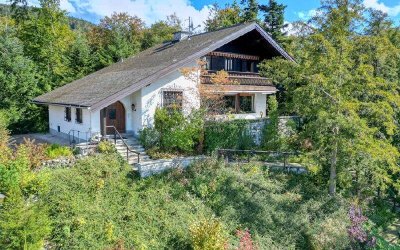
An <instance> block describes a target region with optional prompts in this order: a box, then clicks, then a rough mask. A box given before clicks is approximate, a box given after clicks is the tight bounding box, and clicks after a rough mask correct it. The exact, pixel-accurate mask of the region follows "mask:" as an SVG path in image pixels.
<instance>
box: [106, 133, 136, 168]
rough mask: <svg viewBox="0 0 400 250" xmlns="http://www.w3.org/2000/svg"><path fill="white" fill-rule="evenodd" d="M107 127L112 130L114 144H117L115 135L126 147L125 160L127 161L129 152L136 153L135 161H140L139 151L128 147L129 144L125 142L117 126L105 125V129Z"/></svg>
mask: <svg viewBox="0 0 400 250" xmlns="http://www.w3.org/2000/svg"><path fill="white" fill-rule="evenodd" d="M107 128H111V129H112V130H113V131H114V144H115V145H117V137H119V138H120V139H121V141H122V143H123V144H124V146H125V147H126V161H127V162H129V153H130V152H131V153H134V154H136V155H137V163H140V153H139V152H136V151H135V150H132V149H130V147H129V145H128V144H127V143H126V142H125V139H124V138H123V137H122V135H121V134H120V133H119V132H118V130H117V128H116V127H114V126H106V129H107Z"/></svg>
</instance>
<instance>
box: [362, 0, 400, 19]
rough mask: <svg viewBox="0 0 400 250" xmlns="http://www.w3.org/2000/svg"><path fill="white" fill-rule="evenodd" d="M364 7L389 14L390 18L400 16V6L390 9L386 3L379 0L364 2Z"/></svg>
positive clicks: (365, 0)
mask: <svg viewBox="0 0 400 250" xmlns="http://www.w3.org/2000/svg"><path fill="white" fill-rule="evenodd" d="M364 5H365V7H367V8H372V9H375V10H380V11H382V12H384V13H387V14H388V15H389V16H393V17H394V16H397V15H399V14H400V4H398V5H395V6H393V7H388V6H386V5H385V4H384V3H382V2H379V1H378V0H364Z"/></svg>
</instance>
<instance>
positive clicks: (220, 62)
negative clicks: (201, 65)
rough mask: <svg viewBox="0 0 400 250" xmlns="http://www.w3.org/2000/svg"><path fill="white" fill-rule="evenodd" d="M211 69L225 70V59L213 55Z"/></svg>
mask: <svg viewBox="0 0 400 250" xmlns="http://www.w3.org/2000/svg"><path fill="white" fill-rule="evenodd" d="M211 67H212V68H211V69H212V70H223V69H225V59H224V58H223V57H220V56H213V57H211Z"/></svg>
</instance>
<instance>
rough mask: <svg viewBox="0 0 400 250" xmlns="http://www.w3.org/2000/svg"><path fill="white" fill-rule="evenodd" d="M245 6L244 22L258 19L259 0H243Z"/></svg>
mask: <svg viewBox="0 0 400 250" xmlns="http://www.w3.org/2000/svg"><path fill="white" fill-rule="evenodd" d="M241 4H242V5H244V7H243V14H242V18H241V19H242V22H251V21H258V2H257V0H242V1H241Z"/></svg>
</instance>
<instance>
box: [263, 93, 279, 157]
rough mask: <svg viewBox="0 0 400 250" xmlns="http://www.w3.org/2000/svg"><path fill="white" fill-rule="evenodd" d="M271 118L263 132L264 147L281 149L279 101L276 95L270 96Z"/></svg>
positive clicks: (266, 148)
mask: <svg viewBox="0 0 400 250" xmlns="http://www.w3.org/2000/svg"><path fill="white" fill-rule="evenodd" d="M268 109H269V113H268V114H269V120H268V122H266V123H265V126H264V129H263V133H262V142H261V144H262V147H263V149H265V150H279V149H281V147H282V138H281V135H280V132H279V113H278V101H277V100H276V97H275V96H269V97H268Z"/></svg>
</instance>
